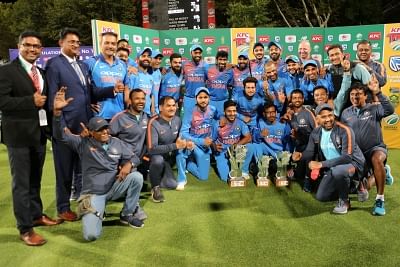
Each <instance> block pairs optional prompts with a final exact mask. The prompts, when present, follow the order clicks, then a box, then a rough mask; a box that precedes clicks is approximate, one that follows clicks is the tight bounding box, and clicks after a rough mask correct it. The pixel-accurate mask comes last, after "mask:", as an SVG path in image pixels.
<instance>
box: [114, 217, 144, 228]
mask: <svg viewBox="0 0 400 267" xmlns="http://www.w3.org/2000/svg"><path fill="white" fill-rule="evenodd" d="M119 221H120V222H121V223H122V224H126V225H129V226H130V227H133V228H142V227H143V226H144V223H143V222H142V221H141V220H139V219H138V218H135V217H134V216H133V215H127V216H123V215H122V214H120V216H119Z"/></svg>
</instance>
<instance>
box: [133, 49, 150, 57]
mask: <svg viewBox="0 0 400 267" xmlns="http://www.w3.org/2000/svg"><path fill="white" fill-rule="evenodd" d="M145 52H148V53H149V56H151V54H152V51H151V48H150V47H146V48H143V49H142V50H140V51H139V53H137V56H136V57H137V58H139V57H140V56H141V55H143V54H144V53H145Z"/></svg>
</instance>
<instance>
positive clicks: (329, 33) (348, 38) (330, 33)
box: [324, 24, 384, 64]
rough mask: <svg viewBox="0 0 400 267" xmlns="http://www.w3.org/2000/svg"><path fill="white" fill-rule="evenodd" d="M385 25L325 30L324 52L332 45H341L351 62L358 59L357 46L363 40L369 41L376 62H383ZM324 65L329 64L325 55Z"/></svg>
mask: <svg viewBox="0 0 400 267" xmlns="http://www.w3.org/2000/svg"><path fill="white" fill-rule="evenodd" d="M383 27H384V25H383V24H377V25H363V26H348V27H334V28H326V29H325V33H324V35H325V43H324V50H326V49H327V48H328V47H329V46H330V45H331V44H341V45H342V47H343V52H344V54H345V55H346V57H347V58H349V59H351V60H355V59H357V52H356V51H357V44H358V42H359V41H361V40H368V41H369V42H370V43H371V46H372V56H373V58H374V60H376V61H379V62H382V52H383ZM324 63H325V64H328V63H329V60H328V56H327V54H326V53H324Z"/></svg>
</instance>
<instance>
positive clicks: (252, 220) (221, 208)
mask: <svg viewBox="0 0 400 267" xmlns="http://www.w3.org/2000/svg"><path fill="white" fill-rule="evenodd" d="M399 158H400V150H391V151H390V152H389V163H390V165H391V166H392V172H393V174H394V176H395V177H397V178H398V179H399V180H395V183H394V185H393V186H388V187H386V194H385V199H386V212H387V215H386V216H384V217H374V216H372V215H371V213H370V211H371V207H372V205H373V201H374V198H375V188H373V189H372V190H371V191H370V200H369V201H367V202H365V203H359V202H357V201H356V199H354V200H353V201H352V209H351V211H350V212H349V213H348V214H347V215H342V216H340V215H332V214H331V210H332V208H333V206H334V203H332V202H330V203H320V202H318V201H316V200H315V199H314V198H313V196H312V195H310V194H307V193H304V192H302V190H301V188H300V186H299V185H298V184H293V185H292V187H291V188H283V189H276V188H274V187H270V188H257V187H255V185H254V184H250V185H248V186H247V187H246V188H242V189H237V188H233V189H231V188H229V187H227V185H226V184H223V183H222V182H220V181H219V180H218V179H217V177H216V175H215V174H214V172H211V173H210V178H209V181H207V182H199V181H197V180H195V179H194V178H192V177H190V178H189V183H188V186H187V188H186V189H185V191H183V192H178V191H166V192H165V191H164V192H165V193H164V195H165V197H166V202H164V203H161V204H156V203H153V202H152V201H151V200H150V199H149V194H148V193H147V194H146V193H144V194H143V198H142V200H141V201H142V202H141V203H142V205H143V206H144V209H145V210H146V212H147V213H148V215H149V218H148V219H147V220H146V222H145V227H144V228H142V229H133V228H130V227H126V226H121V225H119V224H118V223H117V222H116V220H117V219H118V213H119V210H120V208H121V206H122V203H117V202H113V203H110V205H108V206H107V212H108V213H110V214H112V215H114V216H110V217H108V218H107V220H106V222H105V226H104V228H103V235H102V237H101V239H99V240H97V241H95V242H92V243H88V242H85V241H84V240H83V238H82V235H81V224H80V222H73V223H70V222H69V223H68V222H67V223H63V224H61V225H59V226H54V227H40V228H37V229H36V231H37V232H38V233H40V234H43V235H44V236H45V238H46V239H47V240H48V243H47V244H46V245H44V246H42V247H28V246H26V245H24V244H23V243H22V242H21V241H20V240H19V237H18V231H17V229H16V228H15V219H14V216H13V213H12V202H11V182H10V181H11V178H10V172H9V169H8V159H7V152H6V149H5V147H4V146H3V145H1V146H0V177H1V179H0V214H1V217H0V252H1V256H0V266H31V267H34V266H295V265H296V266H400V253H399V251H400V238H399V237H400V228H399V214H400V200H399V191H400V163H399ZM54 184H55V176H54V169H53V162H52V154H51V152H49V153H48V154H47V160H46V165H45V168H44V177H43V182H42V199H43V202H44V211H45V213H47V214H48V215H50V216H55V215H56V211H55V188H54ZM353 198H356V196H353ZM75 206H76V204H74V207H75Z"/></svg>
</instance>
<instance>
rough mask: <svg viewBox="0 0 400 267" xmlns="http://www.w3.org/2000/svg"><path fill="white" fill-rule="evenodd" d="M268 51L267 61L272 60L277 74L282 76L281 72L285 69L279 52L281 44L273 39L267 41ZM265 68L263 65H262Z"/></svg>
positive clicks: (280, 51)
mask: <svg viewBox="0 0 400 267" xmlns="http://www.w3.org/2000/svg"><path fill="white" fill-rule="evenodd" d="M267 47H268V53H269V61H268V62H274V63H275V66H276V69H277V72H278V75H279V76H282V74H283V73H285V72H286V70H285V67H286V65H285V61H283V60H282V59H281V54H282V46H281V45H280V44H279V43H278V42H275V41H271V42H269V43H268V46H267ZM264 70H265V67H264Z"/></svg>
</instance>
